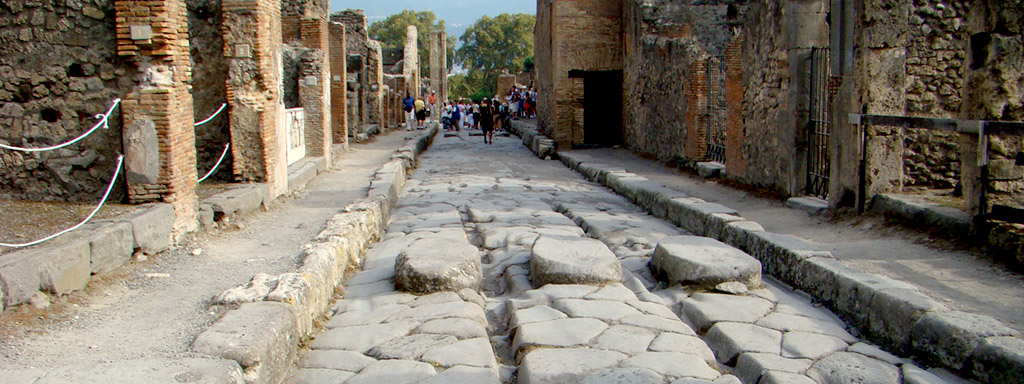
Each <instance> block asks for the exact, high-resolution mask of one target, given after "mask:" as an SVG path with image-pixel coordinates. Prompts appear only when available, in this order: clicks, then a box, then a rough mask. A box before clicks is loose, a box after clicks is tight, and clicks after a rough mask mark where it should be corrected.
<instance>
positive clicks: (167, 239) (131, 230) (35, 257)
mask: <svg viewBox="0 0 1024 384" xmlns="http://www.w3.org/2000/svg"><path fill="white" fill-rule="evenodd" d="M173 222H174V211H173V209H172V208H171V206H170V205H169V204H151V205H146V206H141V207H139V208H138V209H137V210H135V211H133V212H131V213H129V214H126V215H124V216H122V217H119V218H114V219H110V220H98V221H95V222H93V223H90V224H88V225H86V226H84V227H82V228H80V229H79V230H77V231H74V232H71V233H68V234H66V235H64V236H62V237H60V238H57V239H55V240H53V241H51V242H49V243H46V244H43V245H40V246H37V247H32V248H28V249H23V250H19V251H15V252H10V253H6V254H4V255H0V311H2V310H3V309H5V308H10V307H13V306H15V305H19V304H24V303H27V302H28V301H29V299H30V298H32V296H33V295H36V292H39V291H43V292H47V293H50V294H53V295H65V294H69V293H71V292H75V291H79V290H82V289H85V287H86V286H87V285H88V284H89V281H90V280H91V279H92V276H93V275H97V274H99V275H102V274H105V273H109V272H111V271H114V270H116V269H118V268H120V267H121V266H123V265H125V264H127V263H128V262H129V261H130V260H131V257H132V254H133V253H134V252H135V250H141V251H142V252H144V253H149V254H153V253H159V252H162V251H164V250H167V249H168V248H170V245H171V240H172V239H171V225H172V223H173Z"/></svg>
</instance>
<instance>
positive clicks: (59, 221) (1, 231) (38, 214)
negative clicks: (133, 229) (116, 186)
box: [0, 200, 135, 253]
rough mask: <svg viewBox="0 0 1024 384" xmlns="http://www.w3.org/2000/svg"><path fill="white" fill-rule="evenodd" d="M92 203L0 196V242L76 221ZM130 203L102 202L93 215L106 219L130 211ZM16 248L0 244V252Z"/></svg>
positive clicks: (54, 229) (37, 236) (38, 235)
mask: <svg viewBox="0 0 1024 384" xmlns="http://www.w3.org/2000/svg"><path fill="white" fill-rule="evenodd" d="M95 208H96V203H95V202H93V203H86V202H82V203H66V202H48V201H18V200H0V217H3V218H4V219H3V220H4V225H2V226H0V242H3V243H27V242H30V241H35V240H37V239H41V238H43V237H46V236H50V235H51V234H54V233H57V232H59V231H62V230H64V229H65V228H68V227H71V226H72V225H75V224H78V222H80V221H82V219H84V218H85V217H86V216H89V212H92V210H93V209H95ZM134 209H135V208H134V207H133V206H131V205H123V204H109V203H108V204H105V205H104V206H103V209H101V210H100V212H99V213H98V214H97V215H96V219H109V218H113V217H117V216H120V215H122V214H125V213H128V212H131V211H132V210H134ZM14 250H17V248H8V247H0V253H6V252H12V251H14Z"/></svg>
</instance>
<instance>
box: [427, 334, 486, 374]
mask: <svg viewBox="0 0 1024 384" xmlns="http://www.w3.org/2000/svg"><path fill="white" fill-rule="evenodd" d="M422 360H423V361H425V362H427V363H430V364H433V365H434V366H437V367H446V368H452V367H457V366H467V367H477V368H497V367H498V362H497V360H496V359H495V357H494V351H493V350H492V349H491V342H490V339H488V338H487V337H479V338H474V339H467V340H462V341H458V342H455V343H452V344H449V345H446V346H441V347H437V348H433V349H431V350H429V351H427V352H426V353H424V354H423V358H422Z"/></svg>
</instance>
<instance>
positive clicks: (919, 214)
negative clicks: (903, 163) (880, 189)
mask: <svg viewBox="0 0 1024 384" xmlns="http://www.w3.org/2000/svg"><path fill="white" fill-rule="evenodd" d="M870 210H871V212H876V213H880V214H882V215H884V216H886V217H889V218H893V219H896V220H898V221H901V222H904V223H908V224H911V225H912V226H913V227H915V228H918V229H925V228H933V229H937V230H938V232H940V233H942V234H945V235H947V236H951V237H953V238H957V239H964V238H969V237H970V236H971V216H970V215H968V214H967V213H965V212H964V211H961V210H959V209H956V208H952V207H946V206H942V205H939V204H935V203H932V202H929V201H926V200H924V199H923V198H921V197H918V196H914V195H908V194H895V193H884V194H878V195H875V197H874V198H872V199H871V207H870Z"/></svg>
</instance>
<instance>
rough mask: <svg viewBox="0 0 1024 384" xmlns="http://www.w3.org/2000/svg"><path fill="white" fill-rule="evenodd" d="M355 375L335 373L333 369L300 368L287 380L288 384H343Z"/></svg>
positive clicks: (342, 372)
mask: <svg viewBox="0 0 1024 384" xmlns="http://www.w3.org/2000/svg"><path fill="white" fill-rule="evenodd" d="M355 375H356V374H355V373H352V372H346V371H336V370H333V369H321V368H301V369H298V370H296V371H295V374H293V375H292V376H291V378H290V379H289V380H290V381H289V384H330V383H344V382H345V381H347V380H348V379H350V378H352V377H353V376H355Z"/></svg>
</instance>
